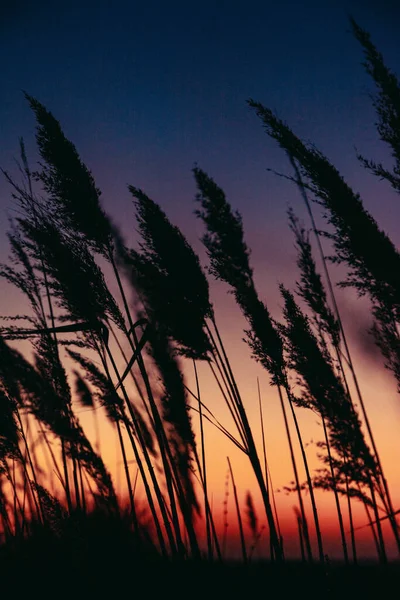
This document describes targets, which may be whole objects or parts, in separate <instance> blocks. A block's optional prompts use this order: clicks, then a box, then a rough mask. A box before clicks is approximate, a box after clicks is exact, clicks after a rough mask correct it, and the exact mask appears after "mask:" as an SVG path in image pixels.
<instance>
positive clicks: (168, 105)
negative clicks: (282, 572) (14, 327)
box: [0, 0, 400, 556]
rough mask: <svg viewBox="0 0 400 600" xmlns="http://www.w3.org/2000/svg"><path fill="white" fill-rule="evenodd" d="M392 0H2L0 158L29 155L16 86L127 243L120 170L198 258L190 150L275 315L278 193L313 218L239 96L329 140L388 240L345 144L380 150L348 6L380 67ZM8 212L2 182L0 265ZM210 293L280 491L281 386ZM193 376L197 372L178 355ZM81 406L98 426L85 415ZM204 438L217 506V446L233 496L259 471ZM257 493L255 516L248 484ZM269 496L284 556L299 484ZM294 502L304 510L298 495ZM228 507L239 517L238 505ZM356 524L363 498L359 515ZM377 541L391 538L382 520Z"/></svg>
mask: <svg viewBox="0 0 400 600" xmlns="http://www.w3.org/2000/svg"><path fill="white" fill-rule="evenodd" d="M7 4H9V3H7ZM395 6H396V3H395V2H393V1H391V0H384V1H380V2H372V1H363V0H349V1H346V0H326V1H321V0H303V1H302V2H297V1H289V0H282V1H281V2H269V1H267V0H263V1H261V0H260V1H254V0H248V1H246V2H244V1H242V0H237V1H227V0H226V1H225V0H206V1H202V2H191V1H190V0H186V1H179V2H177V1H174V0H171V1H169V2H162V1H158V2H156V1H152V0H149V1H147V2H136V1H129V2H128V1H126V2H123V1H121V0H114V1H112V2H111V1H110V2H108V1H105V0H98V1H96V2H95V1H86V2H82V1H80V2H78V1H77V0H70V1H69V2H66V3H59V2H54V1H51V0H41V1H39V2H38V3H34V2H28V1H21V2H19V3H18V4H17V5H15V8H14V7H11V6H10V7H8V8H0V46H1V50H2V58H3V60H2V68H1V94H0V132H1V143H0V167H2V168H3V169H5V170H9V171H10V172H11V173H14V174H17V169H16V166H15V162H14V158H15V157H17V155H18V138H19V137H20V136H23V137H24V139H25V142H26V146H27V151H28V156H29V157H30V160H31V163H32V165H34V164H35V162H36V161H37V153H36V149H35V140H34V126H35V124H34V118H33V115H32V113H31V112H30V110H29V108H28V106H27V103H26V101H25V99H24V97H23V93H22V90H25V91H27V92H28V93H29V94H31V95H33V96H35V97H36V98H37V99H38V100H40V101H41V102H42V103H43V104H44V105H45V106H46V107H47V108H48V109H49V110H51V111H52V112H53V114H54V115H55V116H56V118H57V119H59V120H60V122H61V124H62V126H63V128H64V131H65V133H66V135H67V137H69V138H70V139H71V140H72V141H73V142H74V143H75V145H76V147H77V149H78V151H79V152H80V154H81V156H82V158H83V160H84V161H85V163H86V164H87V165H88V167H89V168H90V169H91V170H92V172H93V175H94V177H95V179H96V183H97V185H98V186H99V187H100V188H101V190H102V192H103V196H102V198H103V203H104V207H105V209H106V210H107V212H108V213H109V214H110V215H111V216H112V218H113V219H114V221H115V223H116V224H117V225H118V226H119V227H120V228H121V230H122V232H123V234H124V235H125V237H126V239H127V241H129V242H130V243H132V244H133V243H134V242H135V240H136V239H137V236H136V232H135V223H134V219H133V207H132V203H131V199H130V196H129V193H128V191H127V184H132V185H134V186H136V187H140V188H142V189H143V190H144V191H145V192H146V193H147V194H148V195H149V196H150V197H151V198H153V199H154V200H155V201H157V202H158V203H159V204H160V205H161V207H162V208H163V209H164V210H165V211H166V213H167V214H168V216H169V218H170V219H171V221H172V222H173V223H174V224H176V225H179V226H180V227H181V228H182V231H183V232H184V234H185V235H186V236H187V238H188V240H189V241H190V242H191V243H192V244H193V246H194V247H195V248H196V250H198V252H199V253H200V255H201V258H202V262H203V264H204V265H206V264H207V258H206V255H205V252H204V250H203V248H202V245H201V242H200V241H199V238H200V236H201V235H202V231H203V230H202V225H201V223H200V222H199V221H198V220H196V218H195V216H194V214H193V211H194V209H195V203H194V196H195V193H196V189H195V184H194V179H193V176H192V173H191V169H192V167H193V166H194V164H195V163H197V164H198V166H199V167H201V168H202V169H204V170H205V171H207V172H208V173H209V175H211V176H212V177H213V178H214V179H215V180H216V182H217V183H218V184H219V185H220V186H221V187H222V188H223V189H224V190H225V192H226V194H227V197H228V200H229V201H230V203H231V204H232V206H233V207H234V208H235V209H238V210H239V211H240V212H241V213H242V215H243V222H244V228H245V233H246V241H247V242H248V245H249V246H250V247H251V249H252V259H251V260H252V266H253V267H254V270H255V277H256V283H257V286H258V290H259V292H260V294H261V296H262V298H263V299H264V300H265V301H266V302H267V303H268V306H269V308H270V309H271V312H272V314H273V316H274V317H276V318H279V317H280V314H281V304H282V302H281V300H280V298H279V294H278V283H279V282H283V283H284V284H285V285H287V286H288V287H292V288H293V286H294V282H295V280H296V277H297V271H296V264H295V259H296V253H295V249H294V244H293V239H292V236H291V233H290V231H289V229H288V226H287V217H286V210H287V207H288V206H289V205H292V206H293V207H294V208H295V210H296V212H297V214H298V215H299V216H300V217H301V218H304V223H305V224H306V226H307V227H308V226H309V224H308V221H307V220H306V215H305V213H304V210H303V207H302V204H301V199H300V198H299V195H298V193H297V191H296V189H294V188H293V186H291V185H290V184H289V183H288V182H286V181H284V180H283V179H282V178H279V177H277V176H275V175H274V174H272V173H270V172H268V171H267V168H272V169H275V170H277V171H282V172H285V173H288V174H290V170H289V165H288V163H287V159H286V157H285V155H284V154H283V153H282V152H281V151H280V150H279V148H278V147H277V146H276V145H275V144H274V143H273V142H272V141H271V140H270V139H269V138H268V137H267V136H266V135H265V133H264V131H263V129H262V126H261V123H260V122H259V120H258V119H257V117H256V116H255V114H254V113H253V112H252V111H251V110H250V109H249V108H248V106H247V105H246V100H247V99H248V98H253V99H255V100H258V101H260V102H262V103H264V104H265V105H266V106H268V107H270V108H272V109H274V110H276V111H277V113H278V115H279V116H281V117H282V118H284V119H285V120H286V121H287V122H288V123H289V124H290V126H291V127H292V128H293V130H294V131H295V132H296V133H297V134H299V135H300V136H301V137H302V138H304V139H306V140H310V141H312V142H314V143H315V144H316V145H317V147H319V148H320V149H321V150H322V151H323V152H325V153H326V154H327V156H328V157H329V158H330V159H331V160H332V162H333V163H334V164H335V165H336V166H337V167H338V168H339V170H340V171H341V173H342V174H343V175H344V176H345V178H346V180H347V181H348V182H349V183H350V184H352V185H353V187H354V188H355V189H356V190H357V191H359V192H360V193H361V195H362V198H363V200H364V201H365V205H366V206H367V208H368V210H370V211H371V212H372V214H373V215H374V217H375V218H376V219H377V220H378V222H379V223H380V225H381V227H383V228H384V229H385V230H386V232H387V233H388V234H389V235H390V236H391V238H392V239H393V241H394V242H396V243H397V244H399V242H400V230H399V225H398V224H399V219H400V203H399V199H398V196H396V195H395V194H394V193H393V192H392V191H391V189H389V187H388V186H387V185H386V184H385V183H380V182H378V181H377V180H375V179H374V178H372V176H370V175H369V174H367V173H366V172H365V171H363V169H362V167H361V166H360V165H359V164H358V162H357V160H356V158H355V155H356V149H357V150H358V151H360V152H361V153H362V154H364V155H365V156H367V157H369V158H374V159H375V160H387V154H386V150H385V148H384V147H383V146H382V144H381V143H380V142H379V141H378V139H377V134H376V131H375V129H374V125H373V123H374V119H375V116H374V112H373V108H372V105H371V101H370V99H369V96H368V93H369V92H370V91H372V90H373V88H372V84H371V82H370V80H369V79H368V76H367V75H366V73H365V71H364V69H363V67H362V66H361V64H360V63H361V61H362V52H361V49H360V47H359V45H358V43H357V42H356V41H355V39H354V38H353V37H352V35H351V33H350V31H349V24H348V20H347V15H348V14H352V15H353V16H354V18H355V19H356V20H357V21H358V23H359V24H360V25H361V26H362V27H364V28H365V29H366V30H368V31H369V32H370V33H371V35H372V37H373V41H374V42H375V44H376V45H377V46H378V48H379V49H380V51H381V52H382V53H383V55H384V58H385V61H386V63H387V64H388V66H390V67H392V68H393V69H394V70H395V71H397V73H399V72H400V60H399V59H400V46H399V41H398V24H399V19H400V5H399V7H398V8H395ZM12 215H13V204H12V199H11V195H10V191H9V188H8V186H7V185H6V183H5V182H4V181H3V179H2V180H0V260H1V261H5V260H6V259H7V253H8V246H7V240H6V237H5V232H6V230H7V228H8V218H9V217H11V216H12ZM334 273H335V275H334V277H335V278H336V279H338V277H339V275H338V274H337V273H336V272H335V271H334ZM210 281H211V282H212V280H211V278H210ZM211 291H212V300H213V302H214V303H215V308H216V314H217V319H218V322H219V324H220V326H221V330H222V332H223V337H224V340H225V343H226V346H227V348H228V349H229V355H230V358H231V360H232V365H233V367H234V371H235V373H236V376H237V380H238V382H239V387H240V389H241V392H242V395H243V398H244V400H245V405H246V408H247V411H248V415H249V418H250V420H251V423H252V424H253V425H254V431H255V433H256V437H257V439H258V441H260V439H261V438H260V431H259V429H260V427H259V418H258V400H257V377H259V379H260V385H261V391H262V396H263V407H264V408H263V410H264V416H265V429H266V439H267V451H268V456H269V464H270V470H271V474H272V478H273V483H274V488H276V489H282V486H284V485H286V484H288V483H289V482H290V481H291V480H292V472H291V466H290V459H289V452H288V449H287V444H286V440H285V437H284V428H283V421H282V416H281V413H280V409H279V405H278V398H277V395H276V391H275V390H274V389H273V388H270V387H269V380H268V376H267V374H266V373H265V372H263V371H262V369H261V368H260V367H258V366H257V365H256V364H255V363H254V362H253V361H252V360H251V358H250V354H249V351H248V349H247V347H246V345H245V343H244V342H243V341H242V337H243V328H244V327H245V322H244V320H243V318H242V317H241V314H240V312H239V310H238V309H237V308H236V306H235V303H234V299H233V297H232V296H230V295H227V293H226V292H227V290H226V287H225V285H222V284H220V283H215V282H212V284H211ZM338 297H339V301H340V306H341V308H342V311H343V320H344V323H345V326H346V327H347V328H348V333H349V338H350V342H351V348H352V350H353V352H354V356H355V362H356V365H357V370H358V373H359V376H360V380H361V382H362V390H363V393H364V394H365V400H366V404H367V407H368V412H369V415H370V418H371V421H372V425H373V428H374V431H375V433H376V438H377V443H378V448H379V450H380V453H381V460H382V463H383V465H384V468H385V471H386V474H387V478H388V480H389V484H390V487H391V489H392V493H393V498H394V504H395V508H399V507H400V470H399V468H398V456H399V452H400V441H399V435H398V432H399V427H400V399H399V397H398V395H397V392H396V386H395V383H394V379H393V378H392V377H391V376H390V374H389V373H387V372H386V371H385V369H384V368H383V366H382V359H381V357H380V355H379V354H377V352H376V350H375V348H374V346H373V344H372V342H371V341H370V340H369V337H368V335H367V333H366V330H367V328H368V327H369V326H370V325H371V319H370V314H369V310H368V304H367V303H366V302H364V301H359V300H358V299H357V298H355V296H354V294H352V293H351V292H348V291H346V292H343V291H339V292H338ZM22 309H23V304H22V302H21V300H20V297H19V296H18V294H17V292H16V291H15V290H13V289H11V288H8V287H7V288H6V287H4V293H3V294H2V296H1V298H0V313H1V314H7V315H12V314H15V313H17V312H20V311H21V310H22ZM200 375H201V378H200V385H201V390H202V397H203V401H204V402H205V403H206V404H208V405H209V406H210V408H212V410H213V411H215V413H216V415H217V416H218V417H219V418H220V419H221V420H222V421H223V422H224V423H226V424H227V425H228V426H229V428H231V429H232V431H233V425H232V424H231V423H230V421H229V415H228V414H227V411H226V409H225V408H224V406H223V403H222V399H221V398H220V396H219V395H218V390H217V389H216V387H215V386H214V384H213V382H212V380H211V379H210V376H209V371H208V370H207V369H206V367H205V366H204V365H203V366H201V368H200ZM187 377H188V381H189V382H190V383H191V384H192V383H193V374H192V370H191V365H190V364H188V365H187ZM298 416H299V420H300V424H301V427H302V431H303V434H304V439H305V440H306V441H307V442H311V440H313V441H314V442H315V441H318V440H321V439H322V432H321V427H320V425H319V424H318V423H317V419H316V417H315V416H314V415H310V414H308V413H304V412H302V411H298ZM81 418H82V423H83V424H84V426H85V428H87V431H88V433H89V435H92V434H93V421H92V419H91V415H87V414H82V415H81ZM195 418H196V417H195V416H194V419H195ZM102 429H103V430H104V431H103V451H104V455H105V457H106V459H107V462H108V464H109V466H110V469H111V470H112V471H113V474H114V476H115V477H116V478H117V480H118V474H117V470H116V467H115V440H114V434H113V432H112V430H111V428H110V427H109V426H108V425H106V424H105V423H103V424H102ZM206 440H207V459H208V461H209V473H210V475H209V476H210V487H211V490H212V493H213V508H214V511H215V514H216V517H217V519H219V520H220V519H221V515H222V502H223V499H224V483H225V476H226V469H227V464H226V456H227V455H229V456H230V457H231V460H232V465H233V468H234V471H235V475H236V477H237V486H238V488H239V490H240V499H241V501H242V502H244V498H245V492H246V490H247V489H251V488H252V486H253V485H254V481H253V475H252V474H251V472H250V468H249V466H248V461H247V460H246V457H244V456H241V455H240V453H239V452H238V451H237V450H235V449H234V448H233V447H232V446H231V445H229V443H228V442H227V441H226V440H225V439H224V438H223V437H222V436H221V434H220V433H219V432H217V431H216V430H214V429H213V428H212V427H211V426H207V427H206ZM307 451H308V452H309V456H310V461H311V464H312V466H313V467H318V460H317V459H316V448H315V446H314V445H312V444H310V446H309V447H308V449H307ZM301 479H302V480H304V473H302V475H301ZM121 485H123V480H122V477H121ZM331 496H332V495H331V494H329V495H328V494H324V493H317V500H318V506H319V511H320V514H321V521H322V531H323V535H324V541H325V544H326V551H327V553H328V554H330V555H332V556H335V554H336V555H339V553H340V543H339V535H338V528H337V519H336V516H335V513H334V502H333V497H331ZM255 498H256V499H257V510H258V514H259V519H260V521H261V523H262V524H264V523H265V518H264V515H263V513H262V507H261V504H260V503H259V502H258V496H257V494H256V493H255ZM231 499H232V496H230V501H231ZM276 499H277V504H278V510H279V514H280V518H281V526H282V528H283V533H284V535H285V532H286V533H287V536H286V537H287V548H288V553H289V554H292V555H293V556H295V555H296V553H297V552H298V550H297V540H296V537H295V536H296V534H295V526H296V524H295V519H294V513H293V509H292V507H293V505H294V504H295V498H294V496H289V497H288V496H286V495H285V494H284V493H283V492H280V493H277V495H276ZM306 502H307V507H308V510H309V499H308V498H307V499H306ZM229 510H230V516H229V519H230V528H231V530H232V531H233V530H234V529H235V520H234V512H233V504H232V505H230V509H229ZM308 514H310V513H308ZM346 519H347V517H346ZM346 522H347V521H346ZM365 522H366V521H365V514H363V512H362V510H361V507H359V508H358V509H357V525H359V526H361V525H364V524H365ZM310 525H311V520H310ZM290 531H293V535H294V537H293V540H290V539H289V532H290ZM286 537H285V541H286ZM387 539H388V542H389V546H390V545H391V544H392V537H391V536H390V533H388V536H387ZM359 541H360V554H361V555H362V554H364V555H365V556H368V555H371V556H374V548H373V546H372V545H371V543H370V534H368V531H367V529H363V530H360V532H359ZM361 544H363V548H362V549H361ZM392 553H394V545H393V550H392Z"/></svg>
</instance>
